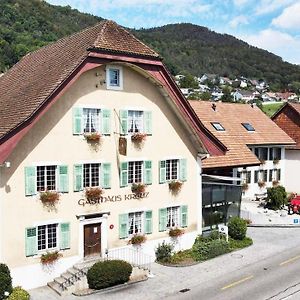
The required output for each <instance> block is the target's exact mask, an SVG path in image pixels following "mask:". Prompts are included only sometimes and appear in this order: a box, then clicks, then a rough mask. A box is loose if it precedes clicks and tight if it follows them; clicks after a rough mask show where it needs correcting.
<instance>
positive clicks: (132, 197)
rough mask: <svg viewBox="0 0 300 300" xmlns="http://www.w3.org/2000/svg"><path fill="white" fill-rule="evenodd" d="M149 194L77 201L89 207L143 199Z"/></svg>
mask: <svg viewBox="0 0 300 300" xmlns="http://www.w3.org/2000/svg"><path fill="white" fill-rule="evenodd" d="M148 195H149V192H145V193H139V194H128V195H123V196H122V195H114V196H102V197H100V198H99V199H93V200H88V199H85V198H82V199H79V200H78V204H79V205H82V206H85V205H86V204H89V205H96V204H100V203H106V202H119V201H127V200H134V199H143V198H147V197H148Z"/></svg>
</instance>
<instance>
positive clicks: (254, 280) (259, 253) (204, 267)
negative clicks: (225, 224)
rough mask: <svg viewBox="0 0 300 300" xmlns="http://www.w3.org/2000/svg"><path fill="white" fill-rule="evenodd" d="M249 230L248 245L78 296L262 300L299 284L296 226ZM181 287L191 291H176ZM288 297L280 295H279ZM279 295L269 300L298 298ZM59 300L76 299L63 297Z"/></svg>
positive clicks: (48, 294) (45, 299)
mask: <svg viewBox="0 0 300 300" xmlns="http://www.w3.org/2000/svg"><path fill="white" fill-rule="evenodd" d="M248 232H249V235H250V236H251V237H252V238H253V240H254V245H253V246H251V247H248V248H246V249H242V250H240V251H236V252H234V253H230V254H226V255H223V256H220V257H217V258H215V259H212V260H210V261H206V262H203V263H200V264H198V265H195V266H191V267H185V268H173V267H163V266H160V265H158V264H153V269H152V272H153V273H154V274H155V277H154V278H151V279H149V280H147V281H145V282H142V283H139V284H136V285H132V286H130V287H128V288H125V289H122V290H119V291H116V292H110V293H106V294H96V295H91V296H86V297H83V298H82V299H84V300H93V299H105V300H106V299H107V300H110V299H113V300H114V299H118V300H119V299H122V300H126V299H130V300H135V299H137V300H140V299H143V300H147V299H149V300H150V299H151V300H152V299H164V298H170V299H200V300H201V299H205V300H215V299H218V300H219V299H222V300H235V299H243V300H247V299H251V300H261V299H262V300H267V299H268V297H269V298H270V296H273V295H275V294H276V293H278V292H280V291H283V290H284V289H286V288H289V287H291V286H293V285H295V284H297V283H298V282H299V283H300V276H299V273H300V228H249V230H248ZM291 259H292V260H291ZM284 262H285V263H284ZM282 263H284V264H282ZM280 264H281V265H280ZM298 270H299V271H298ZM186 288H187V289H190V291H188V292H186V293H180V292H179V291H180V290H183V289H186ZM222 288H223V289H222ZM297 290H300V284H299V286H298V285H296V286H295V287H293V288H290V289H289V290H288V292H290V294H291V293H292V292H296V291H297ZM287 295H288V293H286V294H281V296H282V297H286V296H287ZM31 296H32V298H31V299H32V300H40V299H41V300H56V299H62V298H60V297H59V296H57V295H56V294H55V293H54V292H53V291H51V290H49V289H48V288H39V289H35V290H32V291H31ZM281 296H279V297H278V298H271V299H268V300H279V299H281V300H283V299H288V300H296V299H300V293H298V294H295V295H294V296H291V297H290V298H282V297H281ZM280 297H281V298H280ZM295 297H296V298H295ZM63 299H64V300H75V299H77V300H78V299H79V298H78V297H75V296H67V297H64V298H63Z"/></svg>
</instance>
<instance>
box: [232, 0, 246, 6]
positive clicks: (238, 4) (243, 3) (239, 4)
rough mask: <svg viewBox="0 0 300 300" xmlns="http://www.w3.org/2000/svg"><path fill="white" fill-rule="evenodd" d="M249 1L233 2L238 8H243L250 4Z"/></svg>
mask: <svg viewBox="0 0 300 300" xmlns="http://www.w3.org/2000/svg"><path fill="white" fill-rule="evenodd" d="M248 2H249V0H233V3H234V5H236V6H243V5H245V4H248Z"/></svg>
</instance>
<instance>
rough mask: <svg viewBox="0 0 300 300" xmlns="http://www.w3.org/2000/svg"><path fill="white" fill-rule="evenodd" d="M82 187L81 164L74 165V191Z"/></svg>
mask: <svg viewBox="0 0 300 300" xmlns="http://www.w3.org/2000/svg"><path fill="white" fill-rule="evenodd" d="M82 189H83V166H82V165H74V192H79V191H81V190H82Z"/></svg>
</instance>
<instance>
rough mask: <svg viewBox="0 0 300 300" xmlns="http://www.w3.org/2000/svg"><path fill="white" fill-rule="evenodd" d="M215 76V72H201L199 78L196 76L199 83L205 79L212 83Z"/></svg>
mask: <svg viewBox="0 0 300 300" xmlns="http://www.w3.org/2000/svg"><path fill="white" fill-rule="evenodd" d="M217 77H218V75H216V74H203V75H202V76H201V77H200V78H198V81H199V83H203V82H205V81H206V80H209V81H211V82H212V83H214V82H215V80H216V78H217Z"/></svg>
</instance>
